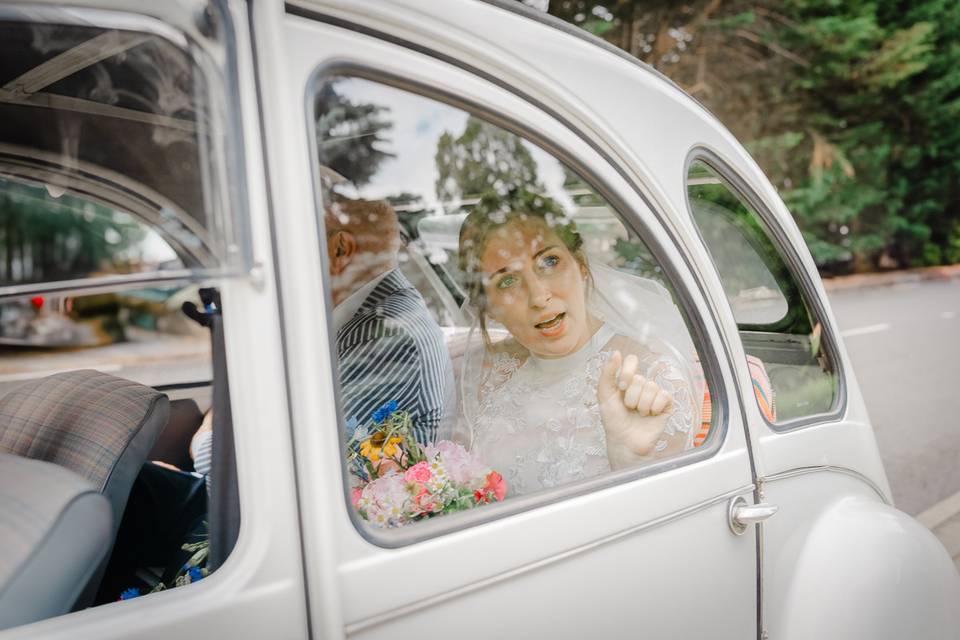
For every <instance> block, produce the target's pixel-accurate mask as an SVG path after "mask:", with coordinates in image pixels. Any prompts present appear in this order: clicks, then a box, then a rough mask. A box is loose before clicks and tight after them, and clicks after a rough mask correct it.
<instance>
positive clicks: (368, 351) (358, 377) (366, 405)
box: [326, 198, 455, 443]
mask: <svg viewBox="0 0 960 640" xmlns="http://www.w3.org/2000/svg"><path fill="white" fill-rule="evenodd" d="M326 233H327V256H328V258H329V267H330V277H331V284H332V296H333V303H334V310H333V321H334V327H335V329H336V332H337V334H336V343H337V360H338V368H339V373H340V391H341V401H342V409H343V413H344V417H345V419H346V424H350V425H353V424H354V423H356V424H357V425H361V426H366V425H369V424H370V419H371V418H370V416H371V414H372V413H373V412H374V411H375V410H376V409H377V408H378V407H380V406H381V405H383V404H384V403H385V402H388V401H390V400H396V402H397V405H398V406H399V408H400V409H401V410H403V411H407V412H409V413H410V417H411V418H412V420H413V432H414V437H415V438H416V439H417V441H418V442H421V443H427V442H432V441H435V440H437V435H438V433H439V432H440V430H441V428H442V427H444V426H445V425H446V424H447V422H448V421H451V420H453V417H454V409H455V396H454V382H453V366H452V364H451V362H450V355H449V353H448V351H447V348H446V345H445V343H444V338H443V333H442V332H441V331H440V327H438V326H437V323H436V322H435V321H434V319H433V317H432V316H431V315H430V311H429V310H428V309H427V306H426V304H425V302H424V300H423V298H422V297H421V295H420V292H419V291H417V289H416V288H415V287H414V286H413V285H412V284H410V282H409V281H408V280H407V279H406V277H404V275H403V273H401V271H400V269H399V268H398V262H397V256H398V253H399V251H400V243H401V241H400V225H399V223H398V221H397V215H396V213H395V212H394V211H393V209H392V208H391V207H390V206H389V205H388V204H387V203H385V202H383V201H364V200H346V199H343V198H337V199H335V200H334V202H333V203H332V204H331V206H330V207H329V208H328V209H327V212H326ZM349 431H351V430H350V428H349V427H348V433H346V436H347V438H349V437H350V436H351V435H352V433H350V432H349Z"/></svg>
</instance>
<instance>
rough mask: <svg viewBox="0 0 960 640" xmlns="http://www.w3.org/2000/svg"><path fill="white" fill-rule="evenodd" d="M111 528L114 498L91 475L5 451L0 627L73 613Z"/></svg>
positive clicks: (1, 459) (0, 463) (0, 469)
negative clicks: (89, 478)
mask: <svg viewBox="0 0 960 640" xmlns="http://www.w3.org/2000/svg"><path fill="white" fill-rule="evenodd" d="M113 530H114V523H113V517H112V513H111V509H110V504H109V502H108V501H107V499H106V498H104V497H103V495H101V494H100V493H99V492H98V491H97V489H96V488H95V487H94V486H93V485H92V484H91V483H90V482H89V481H87V480H84V479H83V478H81V477H80V476H78V475H77V474H75V473H73V472H71V471H68V470H67V469H64V468H63V467H60V466H57V465H54V464H51V463H48V462H41V461H39V460H29V459H27V458H21V457H18V456H13V455H5V454H0V629H6V628H9V627H13V626H16V625H20V624H26V623H28V622H34V621H37V620H42V619H44V618H48V617H51V616H56V615H60V614H63V613H67V612H68V611H70V610H71V607H72V606H73V604H74V602H75V601H76V600H77V597H78V596H79V595H80V593H81V591H82V590H83V588H84V587H85V586H86V585H87V583H88V582H89V580H90V578H91V576H92V575H93V573H94V571H96V570H97V568H98V567H99V566H100V564H101V563H102V562H103V560H104V558H105V556H106V554H107V551H108V550H109V549H110V545H111V541H112V539H113Z"/></svg>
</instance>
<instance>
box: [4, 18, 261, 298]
mask: <svg viewBox="0 0 960 640" xmlns="http://www.w3.org/2000/svg"><path fill="white" fill-rule="evenodd" d="M52 13H53V12H52ZM13 14H14V15H16V12H15V11H14V12H13ZM63 18H64V20H65V21H67V22H71V21H74V20H75V19H73V18H72V17H71V16H63ZM182 46H184V45H182V44H181V45H176V44H174V43H172V42H171V41H168V40H166V39H164V38H161V37H158V36H152V35H147V34H143V33H138V32H134V31H125V30H119V29H104V28H98V27H95V26H92V25H90V24H83V25H79V24H39V23H37V22H32V21H16V20H0V87H2V88H3V91H2V93H0V180H2V182H0V235H2V237H0V293H3V292H5V291H12V290H14V289H13V287H14V286H16V285H22V284H26V283H33V282H39V281H44V282H52V281H54V280H61V281H70V280H75V279H82V278H88V277H100V276H106V275H112V276H119V275H124V276H128V279H129V278H134V277H135V276H137V275H138V274H139V275H140V276H141V278H140V279H143V276H144V275H145V274H153V273H157V274H164V275H167V276H168V277H169V274H170V272H179V273H182V272H183V269H185V268H186V269H189V270H190V272H192V273H193V274H195V275H199V274H202V273H207V274H210V273H223V272H225V271H232V272H237V270H239V269H242V268H243V267H244V266H245V265H246V264H247V262H248V260H249V257H248V255H249V252H248V250H247V249H246V247H247V241H246V233H245V231H244V229H245V228H246V226H245V224H244V222H245V221H244V220H242V219H241V217H242V211H243V209H242V207H241V206H239V205H240V203H241V202H242V200H240V199H237V202H235V203H234V206H232V207H231V206H229V204H228V203H229V201H230V199H231V196H232V195H233V194H232V193H231V192H232V190H234V183H232V182H230V181H228V180H226V179H225V171H226V170H227V165H228V163H227V161H226V160H225V158H224V155H223V154H224V150H225V145H226V144H227V136H226V127H227V123H228V118H227V117H226V115H225V113H224V110H225V96H223V95H222V92H221V91H218V89H219V88H220V86H221V85H220V84H219V83H220V81H221V80H222V78H221V77H219V76H218V75H217V71H216V70H215V67H214V66H212V65H209V64H208V66H207V67H206V68H204V67H203V66H202V64H207V63H208V62H209V61H206V60H205V59H204V57H203V56H202V55H200V54H199V53H198V52H196V51H189V50H184V49H182V48H181V47H182ZM195 54H196V55H195ZM81 216H82V217H83V218H84V219H85V220H84V223H85V224H83V225H79V226H78V224H77V221H78V219H79V217H81ZM81 227H83V228H84V229H85V231H83V232H82V233H81V232H80V230H79V229H80V228H81ZM100 227H103V230H102V232H101V231H100ZM136 227H140V228H143V227H149V228H152V229H153V230H154V231H153V233H146V234H144V233H143V232H134V231H133V230H134V228H136ZM118 234H119V235H118ZM157 235H159V236H160V238H161V239H162V242H158V241H157V238H156V236H157ZM162 244H166V247H165V248H164V249H163V250H160V247H161V245H162ZM171 251H172V252H173V253H174V254H175V255H171V254H170V252H171ZM178 270H179V271H178Z"/></svg>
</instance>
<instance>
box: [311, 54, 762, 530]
mask: <svg viewBox="0 0 960 640" xmlns="http://www.w3.org/2000/svg"><path fill="white" fill-rule="evenodd" d="M393 44H397V46H402V45H401V44H398V43H395V42H394V43H393ZM404 48H408V47H404ZM413 50H414V52H419V53H423V51H420V50H419V49H417V48H414V49H413ZM440 61H441V62H442V63H445V64H448V65H450V66H451V67H453V70H455V71H456V72H459V73H470V74H472V75H474V76H476V77H477V79H478V80H481V81H484V82H488V83H491V84H493V85H494V86H495V87H497V88H498V89H500V90H506V91H508V92H510V93H512V94H513V95H514V96H515V97H517V98H518V99H519V100H522V101H523V102H525V103H527V105H529V106H530V107H531V108H533V109H536V110H537V111H539V112H541V113H543V114H544V115H545V116H546V117H547V118H549V119H550V120H552V121H554V122H556V123H557V124H559V125H560V126H563V127H565V128H566V129H567V130H568V131H570V132H571V133H573V134H574V135H576V136H577V137H578V138H580V139H581V140H582V141H584V142H585V143H586V144H587V145H588V146H589V147H590V148H591V150H593V151H594V152H595V153H597V154H598V155H599V156H600V157H601V158H602V159H603V160H604V161H605V162H606V163H607V164H608V165H609V166H610V167H611V168H613V169H614V170H615V171H616V172H617V173H618V174H619V175H620V176H621V177H622V178H623V180H624V185H625V186H627V187H628V188H630V189H631V190H632V191H633V192H634V193H636V194H637V195H638V196H639V197H640V198H641V199H642V200H643V202H644V203H645V204H646V206H647V208H648V209H649V211H650V212H651V214H652V215H653V216H654V218H655V219H656V220H657V222H658V223H659V225H660V231H661V232H662V233H664V234H665V235H666V236H667V237H668V238H669V240H670V241H672V242H673V246H674V248H676V250H677V252H678V253H679V255H680V258H681V261H682V266H681V265H678V264H676V263H675V262H673V261H671V260H670V259H668V258H667V257H666V255H665V250H664V248H663V245H662V244H661V243H659V242H657V241H656V240H655V238H654V237H652V233H651V230H652V227H650V226H649V225H648V224H646V223H645V222H644V221H643V219H642V217H641V216H639V215H638V214H636V213H634V212H633V210H632V208H631V207H629V206H627V205H626V203H625V202H624V201H623V199H622V198H620V197H618V196H617V195H616V189H615V188H614V187H613V186H611V185H610V184H608V183H607V182H605V181H604V180H603V179H601V178H600V177H598V176H597V175H596V173H595V172H593V171H591V170H590V168H589V166H588V164H587V163H586V162H584V161H581V160H579V158H578V157H577V154H576V153H575V152H571V151H568V150H567V149H565V148H564V147H563V146H561V144H560V143H556V142H553V141H551V140H548V139H547V138H546V136H545V135H542V134H540V133H538V132H536V131H534V130H532V129H530V128H528V127H526V126H524V125H523V124H521V123H520V122H518V121H516V120H515V119H513V118H511V117H510V116H508V115H505V114H504V113H502V112H498V111H495V110H494V108H493V107H490V106H486V105H483V104H479V103H477V102H474V101H472V100H470V99H466V98H463V97H462V96H458V95H457V94H455V93H453V92H452V91H449V90H447V89H444V88H441V87H438V86H435V85H430V84H426V83H422V82H419V81H415V80H411V79H409V78H405V77H402V76H399V75H396V74H392V73H390V72H385V71H382V70H380V69H377V68H375V67H373V66H371V65H367V64H363V63H358V62H355V61H352V60H344V59H333V60H329V61H326V62H324V63H321V64H320V65H318V66H317V67H316V68H315V69H314V70H313V72H312V73H311V74H310V75H309V76H308V78H307V82H306V86H305V87H304V95H303V105H304V114H305V116H306V118H305V119H306V134H307V141H308V147H309V152H310V158H309V162H310V170H311V177H312V188H313V198H314V208H315V211H314V215H315V216H317V234H318V237H317V242H318V245H319V247H320V253H321V256H320V259H321V267H322V268H321V272H322V291H318V292H317V293H318V295H321V296H322V298H323V300H324V309H325V316H326V317H325V322H326V328H327V332H326V333H327V340H328V348H329V353H330V354H331V356H332V357H331V365H332V368H333V371H332V374H333V375H332V378H333V380H334V387H335V388H334V397H335V405H336V406H335V409H336V414H337V439H338V450H339V451H341V452H342V451H343V450H344V449H345V446H346V441H345V439H344V426H343V407H342V392H341V388H340V372H339V366H338V362H337V359H336V355H335V354H336V353H337V349H336V331H334V330H333V326H334V324H333V304H332V299H331V297H330V290H331V280H330V275H329V271H328V269H327V265H328V264H329V256H328V255H327V243H326V238H325V236H324V234H325V225H324V221H323V210H324V209H323V206H324V205H323V201H322V193H323V189H322V188H321V185H320V183H319V180H318V176H319V160H318V153H317V131H316V114H315V113H314V99H315V96H316V94H317V90H318V89H319V88H320V87H321V86H322V85H323V84H324V83H325V82H327V81H329V80H331V79H333V78H337V77H348V78H351V79H362V80H366V81H369V82H374V83H378V84H381V85H384V86H386V87H389V88H392V89H397V90H401V91H406V92H409V93H412V94H414V95H417V96H419V97H423V98H427V99H430V100H434V101H437V102H439V103H442V104H443V105H445V106H448V107H452V108H456V109H461V110H463V111H465V112H466V113H468V114H470V115H472V116H475V117H478V118H481V119H483V120H484V121H486V122H488V123H490V124H493V125H494V126H497V127H500V128H501V129H503V130H505V131H507V132H509V133H511V134H513V135H516V136H518V137H520V138H522V139H524V140H525V141H527V142H529V143H531V144H534V145H536V146H538V147H539V148H540V149H542V150H543V151H544V152H546V153H548V154H550V155H551V156H553V157H554V158H555V159H556V160H557V161H558V162H560V163H561V164H563V165H564V166H566V167H567V168H569V169H570V170H572V171H574V172H576V173H577V175H578V176H580V177H581V178H582V179H583V181H584V182H585V183H586V184H587V185H588V186H589V187H590V188H591V189H593V190H594V191H595V192H596V194H597V195H599V196H600V197H602V198H603V199H604V200H605V201H606V203H607V204H608V205H609V206H610V208H611V210H612V211H613V212H614V213H615V215H616V216H617V218H618V219H619V220H620V221H621V222H622V223H623V224H624V226H625V227H626V228H627V230H628V231H629V232H632V233H633V234H635V235H636V236H637V238H639V239H640V241H641V242H643V243H644V245H645V246H646V247H647V248H648V249H649V250H650V253H651V254H652V256H653V257H654V259H655V260H656V261H657V264H658V266H660V268H661V269H662V273H663V276H664V278H665V280H666V281H667V282H669V283H670V286H671V288H672V292H673V293H674V294H675V296H676V299H677V302H678V306H679V307H680V308H681V310H682V312H683V315H684V317H685V318H686V320H687V321H688V323H689V325H688V326H687V329H688V331H689V332H690V336H691V339H692V340H693V342H694V345H695V346H696V347H697V353H698V356H699V357H700V358H701V361H700V364H701V367H702V369H703V376H704V381H705V384H706V387H707V389H709V391H710V398H711V413H712V415H711V424H710V431H709V434H708V436H707V439H706V440H705V441H704V442H703V444H701V445H700V446H699V447H696V448H694V449H691V450H690V451H686V452H683V453H681V454H678V455H677V456H674V457H672V458H667V459H664V460H662V461H658V462H654V463H652V464H649V465H642V466H639V467H635V468H631V469H623V470H619V471H612V472H610V473H606V474H603V475H600V476H596V477H594V478H588V479H585V480H581V481H579V482H576V483H571V484H569V485H565V486H561V487H556V488H553V489H548V490H545V491H541V492H537V493H535V494H530V495H528V496H518V497H513V498H510V499H509V500H506V501H504V502H499V503H495V504H488V505H485V507H484V508H483V509H470V510H467V511H463V512H459V513H455V514H451V515H447V516H444V517H442V518H431V519H428V520H423V521H418V522H417V523H415V525H414V526H407V527H398V528H395V529H377V528H375V527H372V526H369V525H368V524H367V523H366V522H365V521H363V520H362V519H361V518H360V516H359V514H357V512H356V510H355V509H354V507H353V505H352V504H351V502H350V490H349V486H350V485H349V471H348V469H347V465H346V464H343V463H342V461H341V465H340V477H341V488H342V496H343V501H344V507H345V510H346V512H347V515H348V518H349V520H350V522H351V524H352V525H353V529H354V530H355V531H356V532H357V534H358V535H359V536H360V537H361V538H363V539H364V540H365V541H367V542H368V543H370V544H373V545H375V546H377V547H381V548H386V549H396V548H402V547H406V546H409V545H412V544H416V543H419V542H424V541H427V540H432V539H435V538H438V537H440V536H444V535H449V534H452V533H455V532H458V531H462V530H464V529H468V528H471V527H474V526H478V525H482V524H486V523H489V522H493V521H495V520H499V519H500V518H505V517H509V516H512V515H517V514H520V513H524V512H527V511H530V510H532V509H536V508H540V507H544V506H547V505H550V504H554V503H557V502H561V501H566V500H569V499H573V498H576V497H579V496H584V495H588V494H591V493H594V492H597V491H601V490H603V489H606V488H609V487H613V486H617V485H620V484H625V483H628V482H634V481H640V480H643V479H645V478H647V477H651V476H654V475H659V474H660V473H663V472H666V471H671V470H673V469H677V468H680V467H687V466H690V465H694V464H696V463H698V462H701V461H704V460H707V459H709V458H713V457H714V456H716V455H717V454H718V453H719V451H720V450H721V449H722V448H723V445H724V443H725V442H726V441H727V434H728V431H729V428H730V420H729V417H730V411H729V408H728V406H729V404H728V403H729V402H730V393H729V391H728V390H727V388H726V386H725V385H724V384H723V376H722V373H721V368H722V365H721V362H720V359H719V358H718V357H717V355H716V353H715V351H716V350H720V351H723V352H725V353H726V354H727V356H728V359H729V357H730V356H731V355H732V354H731V353H730V351H729V349H728V348H727V347H726V346H725V345H721V347H720V348H719V349H717V348H716V347H715V346H714V345H712V344H711V342H710V340H709V335H708V333H707V330H706V324H707V322H708V321H713V322H714V326H715V327H717V326H718V323H717V317H716V314H715V310H714V309H713V307H712V306H710V309H711V311H712V313H710V316H709V319H708V318H707V317H706V316H702V315H700V314H699V313H698V312H697V308H696V303H695V302H694V301H693V300H692V297H693V296H692V294H691V293H690V291H688V289H687V288H685V287H684V286H681V285H680V284H678V283H682V279H681V278H679V277H678V275H679V273H681V272H682V270H683V269H686V271H687V273H688V274H689V275H690V276H691V277H692V279H693V280H694V281H695V282H696V286H697V288H698V289H699V295H700V296H701V297H702V298H703V299H705V300H707V299H708V296H707V295H706V290H705V286H704V283H703V281H702V279H701V278H700V277H699V275H700V274H699V270H698V269H697V268H696V267H695V266H694V263H693V261H692V259H691V257H690V256H689V255H688V254H687V253H686V252H685V251H683V249H682V244H681V243H679V242H677V238H676V236H675V234H674V233H672V232H671V230H670V225H669V224H665V223H664V220H665V219H666V218H667V216H666V215H664V214H663V213H662V212H661V211H659V210H658V208H657V207H654V206H653V205H652V204H651V203H650V201H649V199H648V198H647V197H645V196H644V194H643V192H642V190H641V189H640V188H639V187H638V186H637V185H636V184H635V181H634V179H633V178H632V177H630V175H629V174H628V173H627V172H626V171H625V170H623V169H622V168H621V167H620V166H619V165H618V164H617V163H616V161H614V160H613V159H612V158H611V157H610V156H609V155H608V154H607V153H605V152H604V151H603V150H602V149H600V148H599V147H598V146H597V145H596V144H595V143H591V141H590V138H589V136H588V135H587V134H585V133H583V132H580V131H579V130H578V129H577V128H576V127H574V126H572V125H571V124H570V123H569V122H567V121H565V120H564V119H563V118H562V117H560V116H558V115H557V114H555V113H553V112H552V111H551V110H549V109H548V108H546V107H545V106H544V105H542V104H541V103H540V102H538V101H536V100H534V99H531V98H530V97H529V96H527V95H525V94H524V93H523V92H521V91H517V90H516V89H514V88H513V87H511V86H510V85H508V84H505V83H502V82H494V81H493V80H492V79H491V78H488V77H486V76H484V75H482V74H476V73H474V70H473V69H471V68H469V67H466V66H464V65H462V64H458V63H457V62H456V61H454V60H450V59H447V58H443V57H441V58H440ZM624 211H627V212H630V213H626V214H625V213H623V212H624ZM718 333H720V334H721V335H722V332H719V331H718ZM748 450H749V445H748Z"/></svg>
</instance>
